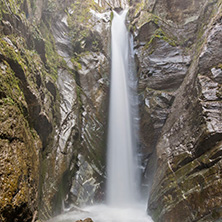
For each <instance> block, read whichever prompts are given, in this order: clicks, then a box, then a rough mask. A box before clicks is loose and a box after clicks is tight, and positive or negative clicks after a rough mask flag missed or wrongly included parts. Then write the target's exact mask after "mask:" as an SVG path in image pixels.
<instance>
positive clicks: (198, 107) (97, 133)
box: [0, 0, 222, 222]
mask: <svg viewBox="0 0 222 222" xmlns="http://www.w3.org/2000/svg"><path fill="white" fill-rule="evenodd" d="M126 5H128V7H129V12H128V19H127V28H128V29H129V30H130V32H131V34H132V35H133V39H134V40H133V44H132V45H133V48H134V53H135V63H136V68H135V71H136V75H137V78H138V102H137V103H138V106H139V109H138V113H139V120H138V122H139V131H138V138H139V139H138V142H137V143H138V144H137V145H138V152H139V157H140V162H141V163H140V169H141V170H142V175H141V185H140V187H139V188H138V190H140V191H141V193H142V196H143V197H145V201H146V204H147V212H148V213H149V214H150V215H151V217H152V219H153V221H155V222H178V221H181V222H188V221H189V222H190V221H193V222H194V221H195V222H211V221H212V222H214V221H215V222H216V221H220V220H221V218H222V210H221V206H222V203H221V202H222V197H221V187H222V186H221V182H222V181H221V155H222V154H221V135H222V134H221V132H222V124H221V122H222V116H221V98H222V96H221V79H222V78H221V77H222V66H221V64H222V62H221V60H222V50H221V48H222V47H221V45H222V42H221V39H222V38H221V37H222V36H221V35H222V34H221V33H222V32H221V31H222V19H221V18H222V10H221V7H222V6H221V5H222V2H221V0H188V1H186V2H185V1H180V0H141V1H138V0H130V1H114V0H113V1H112V0H109V1H108V0H107V1H103V0H99V1H92V0H85V1H79V0H75V1H71V0H54V1H52V0H38V1H37V0H20V1H17V0H9V1H5V0H1V1H0V7H1V9H0V11H1V13H0V18H1V19H0V33H1V36H0V45H1V47H0V122H1V127H0V174H1V182H0V197H1V198H0V220H1V221H3V222H5V221H7V222H10V221H24V222H25V221H31V222H34V221H37V220H39V221H46V220H49V219H50V218H52V217H54V216H56V215H58V214H60V213H62V212H63V211H64V210H65V209H70V210H75V209H78V208H79V207H82V206H85V205H92V204H94V203H102V202H103V200H104V199H105V188H106V167H105V166H106V149H105V147H106V144H107V141H108V139H107V135H108V125H107V123H108V112H109V109H108V107H109V96H110V92H109V89H110V69H111V67H110V60H111V33H110V31H111V20H112V19H113V14H112V13H111V11H110V8H120V7H125V6H126ZM136 180H139V179H136ZM148 195H149V200H148ZM144 210H145V209H144ZM100 211H102V210H100ZM104 211H105V209H104ZM95 212H96V213H95V214H97V212H98V211H97V210H96V209H95ZM108 217H111V216H110V215H108ZM77 219H84V218H76V220H77ZM146 219H147V217H146ZM146 219H144V221H145V220H146ZM97 220H99V219H97ZM94 221H95V222H96V219H94Z"/></svg>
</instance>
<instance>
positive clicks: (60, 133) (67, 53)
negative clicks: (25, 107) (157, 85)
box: [40, 2, 110, 219]
mask: <svg viewBox="0 0 222 222" xmlns="http://www.w3.org/2000/svg"><path fill="white" fill-rule="evenodd" d="M81 4H82V7H83V10H82V11H81V13H80V11H79V7H77V8H76V7H75V4H71V5H67V11H68V15H67V13H64V12H61V13H59V14H58V15H56V18H54V19H53V24H52V32H53V37H54V39H55V45H56V50H57V52H58V54H59V55H60V56H61V57H62V58H63V59H64V61H65V63H66V66H64V67H63V68H59V69H58V78H57V88H58V91H59V96H60V102H59V103H60V108H59V113H60V118H59V121H58V122H57V124H56V126H55V131H54V137H53V138H52V144H49V146H48V147H47V149H46V151H45V153H46V156H45V158H44V164H45V167H44V168H43V172H45V173H44V182H43V189H42V193H43V196H42V207H41V213H40V214H41V218H43V219H47V218H48V217H49V216H48V215H53V214H58V213H61V212H62V206H65V207H67V208H69V207H70V206H71V205H73V204H74V205H78V206H82V205H84V204H92V203H93V202H94V201H95V200H100V199H101V198H102V196H103V183H104V171H105V167H104V159H105V158H104V153H105V128H106V124H105V123H106V117H107V115H106V109H107V102H106V98H107V93H108V87H107V85H108V75H109V65H108V64H109V62H108V61H109V60H108V59H109V54H108V50H109V48H108V47H107V44H108V37H109V27H110V26H109V24H110V12H109V11H108V12H104V13H98V12H97V11H94V10H92V9H89V8H88V6H87V4H88V3H87V2H82V3H81ZM78 13H79V17H77V18H76V17H75V16H76V14H78ZM84 13H86V17H84V18H81V16H82V14H83V15H84ZM76 19H77V20H78V19H83V21H82V24H81V28H80V27H79V26H78V24H76V22H75V21H76ZM89 27H90V30H89ZM73 30H74V31H73ZM77 32H80V34H78V35H76V33H77ZM49 163H50V165H53V166H56V167H53V168H51V167H47V165H48V164H49ZM52 187H54V188H56V189H52Z"/></svg>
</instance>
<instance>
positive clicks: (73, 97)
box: [0, 0, 110, 221]
mask: <svg viewBox="0 0 222 222" xmlns="http://www.w3.org/2000/svg"><path fill="white" fill-rule="evenodd" d="M0 4H1V13H0V16H1V25H0V30H1V36H0V37H1V43H0V44H1V51H0V61H1V82H0V83H1V85H0V95H1V96H0V99H1V103H0V104H1V126H3V127H1V131H0V144H1V159H0V160H1V165H0V166H1V167H0V170H1V175H2V180H1V181H3V183H1V185H0V186H1V196H2V197H3V198H2V199H1V203H0V205H1V208H0V218H1V221H15V220H19V221H34V220H35V219H37V218H38V217H39V218H42V219H48V218H49V217H51V216H52V215H55V214H58V213H60V212H62V210H63V206H64V205H65V207H70V206H71V204H74V205H78V206H80V205H82V204H86V203H88V204H89V203H92V202H93V200H94V199H98V200H100V199H102V196H103V186H104V185H103V184H104V161H105V157H104V156H105V154H104V153H105V138H106V136H105V133H106V130H105V129H106V127H105V123H106V117H107V115H106V113H107V100H106V98H107V93H108V87H107V86H108V75H109V44H108V42H109V36H110V34H109V28H108V27H109V25H110V11H108V13H103V11H104V8H102V7H100V6H99V5H98V4H97V3H93V1H85V2H81V1H76V2H75V3H72V2H71V1H68V0H67V1H60V0H58V1H50V0H49V1H38V2H36V1H28V0H25V1H8V2H6V1H1V2H0ZM12 166H13V167H14V168H13V167H12ZM39 175H40V176H39Z"/></svg>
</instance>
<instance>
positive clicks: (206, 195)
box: [131, 0, 222, 222]
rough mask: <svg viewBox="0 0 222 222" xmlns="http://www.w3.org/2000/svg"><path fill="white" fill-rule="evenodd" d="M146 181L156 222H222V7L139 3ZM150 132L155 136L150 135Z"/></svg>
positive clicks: (136, 22) (136, 24)
mask: <svg viewBox="0 0 222 222" xmlns="http://www.w3.org/2000/svg"><path fill="white" fill-rule="evenodd" d="M131 14H132V15H131V21H132V28H131V29H132V31H133V32H134V35H135V48H136V55H137V64H138V75H139V77H140V80H139V90H140V92H141V109H140V110H141V143H142V144H141V145H142V147H144V150H145V152H146V153H147V155H146V156H145V157H147V160H146V162H145V163H144V164H145V166H146V167H145V172H144V174H145V177H148V178H150V177H152V175H150V171H152V170H153V168H152V166H153V165H152V164H150V163H149V162H155V159H156V169H155V173H154V175H153V184H152V189H151V191H150V192H151V193H150V199H149V209H148V211H149V212H150V214H151V215H152V216H153V219H154V221H163V222H169V221H172V222H174V221H217V220H218V219H220V218H221V196H220V194H219V193H220V187H221V179H220V177H221V176H220V175H221V173H220V168H221V165H220V164H221V161H220V160H221V155H220V150H221V120H222V119H221V96H220V89H221V79H220V78H221V50H220V46H221V40H220V39H221V1H186V2H182V1H177V0H175V1H167V0H166V1H158V0H157V1H148V2H143V3H137V2H135V3H134V7H133V9H132V12H131ZM149 132H150V133H149Z"/></svg>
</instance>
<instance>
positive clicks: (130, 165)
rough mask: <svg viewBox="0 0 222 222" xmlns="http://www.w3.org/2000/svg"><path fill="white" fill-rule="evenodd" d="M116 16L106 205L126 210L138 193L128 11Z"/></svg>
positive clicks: (113, 32) (113, 33)
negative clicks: (129, 79) (126, 24)
mask: <svg viewBox="0 0 222 222" xmlns="http://www.w3.org/2000/svg"><path fill="white" fill-rule="evenodd" d="M113 13H114V18H113V21H112V67H111V90H110V108H109V131H108V132H109V133H108V158H107V175H108V179H107V201H108V204H109V205H111V206H112V205H115V206H117V205H118V206H119V205H120V206H121V205H124V206H125V205H131V204H133V203H135V201H136V196H137V190H138V189H136V188H137V186H136V181H137V180H136V170H135V169H136V167H135V166H136V161H135V152H134V150H133V148H134V147H133V144H134V140H133V134H132V124H131V120H132V112H131V109H130V107H131V106H130V100H129V99H130V90H129V87H128V86H129V84H128V61H129V60H128V57H129V56H128V55H129V49H128V45H129V39H128V31H127V29H126V26H125V16H126V13H127V11H126V10H125V11H123V12H122V13H121V14H118V13H116V12H113Z"/></svg>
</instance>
